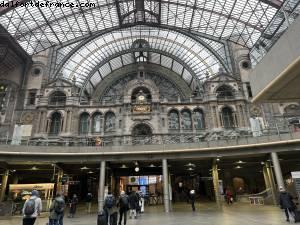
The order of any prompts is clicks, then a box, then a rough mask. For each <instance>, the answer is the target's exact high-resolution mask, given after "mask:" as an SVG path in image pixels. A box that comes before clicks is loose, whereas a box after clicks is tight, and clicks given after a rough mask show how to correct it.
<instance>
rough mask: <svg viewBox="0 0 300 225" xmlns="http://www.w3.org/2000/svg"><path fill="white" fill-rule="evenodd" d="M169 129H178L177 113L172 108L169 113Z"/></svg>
mask: <svg viewBox="0 0 300 225" xmlns="http://www.w3.org/2000/svg"><path fill="white" fill-rule="evenodd" d="M169 129H171V130H179V115H178V112H177V111H176V110H172V111H170V113H169Z"/></svg>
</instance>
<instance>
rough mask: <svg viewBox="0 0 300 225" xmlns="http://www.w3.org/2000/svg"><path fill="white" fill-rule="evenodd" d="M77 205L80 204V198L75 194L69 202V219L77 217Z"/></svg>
mask: <svg viewBox="0 0 300 225" xmlns="http://www.w3.org/2000/svg"><path fill="white" fill-rule="evenodd" d="M77 204H78V198H77V195H76V194H74V195H73V197H72V199H71V200H70V202H69V206H70V210H69V217H70V218H74V215H75V213H76V209H77Z"/></svg>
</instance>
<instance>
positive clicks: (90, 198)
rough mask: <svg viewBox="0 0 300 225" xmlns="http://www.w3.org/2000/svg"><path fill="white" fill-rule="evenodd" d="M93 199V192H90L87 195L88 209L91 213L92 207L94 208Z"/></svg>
mask: <svg viewBox="0 0 300 225" xmlns="http://www.w3.org/2000/svg"><path fill="white" fill-rule="evenodd" d="M92 200H93V195H92V193H90V192H89V193H88V194H87V196H86V200H85V201H86V210H87V212H88V213H91V208H92Z"/></svg>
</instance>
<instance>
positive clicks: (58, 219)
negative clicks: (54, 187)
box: [49, 193, 66, 225]
mask: <svg viewBox="0 0 300 225" xmlns="http://www.w3.org/2000/svg"><path fill="white" fill-rule="evenodd" d="M65 206H66V204H65V200H64V199H63V197H62V196H61V194H60V193H57V194H56V197H55V199H54V200H53V202H52V203H51V205H50V215H49V225H63V217H64V210H65Z"/></svg>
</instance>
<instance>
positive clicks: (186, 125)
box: [181, 110, 192, 130]
mask: <svg viewBox="0 0 300 225" xmlns="http://www.w3.org/2000/svg"><path fill="white" fill-rule="evenodd" d="M181 116H182V125H183V129H185V130H191V129H192V117H191V112H190V111H188V110H184V111H182V112H181Z"/></svg>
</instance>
